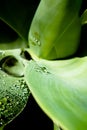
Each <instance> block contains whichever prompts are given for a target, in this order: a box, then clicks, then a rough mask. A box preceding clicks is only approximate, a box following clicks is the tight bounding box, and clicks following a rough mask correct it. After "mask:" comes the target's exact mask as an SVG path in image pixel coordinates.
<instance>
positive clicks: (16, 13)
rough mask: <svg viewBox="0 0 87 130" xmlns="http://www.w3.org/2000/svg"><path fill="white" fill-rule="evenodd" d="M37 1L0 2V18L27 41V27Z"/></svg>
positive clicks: (5, 0)
mask: <svg viewBox="0 0 87 130" xmlns="http://www.w3.org/2000/svg"><path fill="white" fill-rule="evenodd" d="M39 1H40V0H37V1H35V0H25V1H21V0H4V1H0V18H1V19H2V20H3V21H5V22H6V23H7V24H8V25H9V26H10V27H12V28H13V29H14V30H15V31H16V32H17V33H18V34H19V35H20V36H21V37H22V38H23V39H25V40H26V41H27V38H28V31H29V27H30V24H31V21H32V18H33V16H34V13H35V11H36V8H37V6H38V3H39Z"/></svg>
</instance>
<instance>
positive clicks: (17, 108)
mask: <svg viewBox="0 0 87 130" xmlns="http://www.w3.org/2000/svg"><path fill="white" fill-rule="evenodd" d="M28 97H29V89H28V86H27V85H26V83H25V81H24V79H23V78H15V77H11V76H9V75H7V74H6V73H5V72H3V71H1V70H0V127H1V126H3V125H6V124H7V123H9V122H10V121H12V120H13V119H14V118H15V117H16V116H17V115H18V114H19V113H20V112H21V111H22V110H23V109H24V107H25V105H26V103H27V100H28Z"/></svg>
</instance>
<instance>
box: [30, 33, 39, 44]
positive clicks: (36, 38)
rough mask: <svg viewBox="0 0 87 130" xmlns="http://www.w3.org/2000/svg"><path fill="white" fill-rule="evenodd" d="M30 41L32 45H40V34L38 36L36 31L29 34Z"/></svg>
mask: <svg viewBox="0 0 87 130" xmlns="http://www.w3.org/2000/svg"><path fill="white" fill-rule="evenodd" d="M29 40H30V43H31V44H32V45H35V46H36V45H37V46H40V45H41V42H40V36H39V34H38V32H34V34H33V35H32V34H31V35H30V39H29Z"/></svg>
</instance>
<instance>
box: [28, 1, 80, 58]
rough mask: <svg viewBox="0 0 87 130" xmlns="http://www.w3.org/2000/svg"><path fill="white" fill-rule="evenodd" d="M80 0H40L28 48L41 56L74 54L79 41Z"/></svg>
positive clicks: (59, 56) (58, 56)
mask: <svg viewBox="0 0 87 130" xmlns="http://www.w3.org/2000/svg"><path fill="white" fill-rule="evenodd" d="M81 3H82V0H54V1H53V0H48V1H47V0H41V2H40V4H39V7H38V9H37V11H36V14H35V16H34V18H33V21H32V24H31V27H30V31H29V38H28V40H29V45H30V49H31V51H32V52H33V53H34V54H35V55H37V56H38V57H40V58H44V59H58V58H65V57H68V56H71V55H73V54H74V53H75V52H76V50H77V48H78V44H79V40H80V32H81V19H80V16H79V10H80V8H81Z"/></svg>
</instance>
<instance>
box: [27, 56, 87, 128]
mask: <svg viewBox="0 0 87 130" xmlns="http://www.w3.org/2000/svg"><path fill="white" fill-rule="evenodd" d="M25 79H26V82H27V84H28V86H29V89H30V91H31V93H32V94H33V96H34V98H35V100H36V101H37V103H38V104H39V105H40V107H41V108H42V110H43V111H44V112H45V113H46V114H47V115H48V116H49V117H50V118H51V119H52V120H53V122H54V123H55V124H56V125H57V126H60V127H61V128H63V129H64V130H86V129H87V57H84V58H73V59H68V60H58V61H47V60H40V59H39V60H38V59H37V60H36V61H35V60H34V61H33V60H31V61H30V62H29V64H28V66H27V67H26V71H25Z"/></svg>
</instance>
